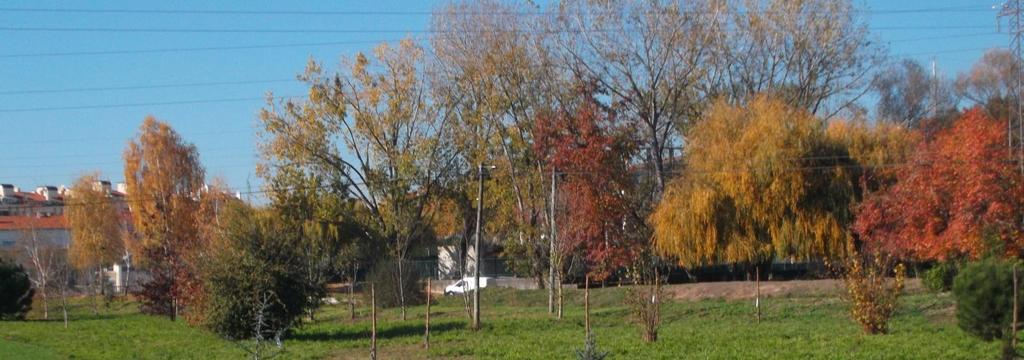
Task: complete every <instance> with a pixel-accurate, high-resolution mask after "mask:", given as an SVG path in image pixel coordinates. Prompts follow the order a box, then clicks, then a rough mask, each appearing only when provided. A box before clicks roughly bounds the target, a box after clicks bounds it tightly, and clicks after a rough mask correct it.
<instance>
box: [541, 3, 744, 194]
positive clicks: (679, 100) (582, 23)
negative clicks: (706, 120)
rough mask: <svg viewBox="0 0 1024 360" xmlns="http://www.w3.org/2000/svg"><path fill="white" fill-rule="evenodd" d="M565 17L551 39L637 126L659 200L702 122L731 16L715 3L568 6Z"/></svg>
mask: <svg viewBox="0 0 1024 360" xmlns="http://www.w3.org/2000/svg"><path fill="white" fill-rule="evenodd" d="M558 10H559V11H558V12H557V17H556V19H554V20H553V22H552V24H553V28H551V29H549V32H550V33H552V34H555V35H554V38H555V40H554V43H555V46H556V47H557V49H558V51H559V53H560V54H561V56H560V61H561V66H563V67H564V68H565V69H567V70H568V71H569V72H571V73H572V74H573V75H574V76H575V77H576V78H577V79H579V80H580V81H583V82H596V83H597V84H598V85H599V87H600V88H601V90H602V91H606V92H607V93H608V95H609V96H610V104H611V105H612V107H613V108H614V109H617V110H618V111H620V112H621V113H622V114H623V115H625V116H626V117H627V118H629V119H630V120H632V121H635V122H636V124H637V126H638V133H639V135H640V138H641V139H642V144H643V145H642V146H643V147H644V150H645V154H644V155H645V156H646V157H647V159H646V160H647V161H646V162H647V163H648V164H649V165H650V167H651V170H653V174H654V178H655V182H656V187H655V190H656V196H655V197H658V195H657V194H660V193H661V192H663V191H664V189H665V183H666V182H667V179H668V177H669V175H668V173H669V171H668V169H667V168H666V167H667V166H668V163H669V161H671V159H670V157H671V156H672V155H671V153H670V152H671V151H672V149H673V148H675V147H677V146H679V145H680V144H681V141H682V138H681V133H682V132H684V131H685V129H686V127H687V126H688V124H690V123H691V122H693V121H694V120H695V117H696V115H697V114H698V108H699V106H700V103H701V102H702V95H701V94H699V93H698V89H699V87H698V85H699V84H700V83H701V82H702V81H703V79H704V76H705V75H706V73H707V69H706V67H705V64H707V63H708V56H709V55H710V54H711V50H712V44H713V43H714V41H716V38H717V37H719V36H720V35H719V34H717V33H716V32H715V31H713V30H714V29H715V28H716V26H718V24H720V23H721V22H722V20H723V19H724V18H725V15H726V9H725V8H724V7H723V6H722V5H721V4H717V2H708V1H694V2H685V3H683V2H680V1H642V2H641V1H637V2H615V1H576V0H569V1H564V2H562V3H561V4H560V6H559V8H558Z"/></svg>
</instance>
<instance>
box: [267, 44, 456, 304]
mask: <svg viewBox="0 0 1024 360" xmlns="http://www.w3.org/2000/svg"><path fill="white" fill-rule="evenodd" d="M422 58H423V49H422V48H420V47H419V46H418V45H416V44H415V43H414V42H413V41H412V40H404V41H402V42H401V43H400V44H399V45H398V46H397V47H392V46H389V45H387V44H381V45H380V46H378V47H377V48H376V49H375V50H374V53H373V56H372V57H368V56H366V55H364V54H362V53H360V54H357V55H356V56H355V57H354V58H352V59H346V60H344V61H343V64H344V66H345V67H346V69H344V72H343V73H339V74H335V75H328V74H324V71H323V70H322V69H321V67H320V65H319V64H317V63H316V62H314V61H310V62H309V64H308V65H307V67H306V72H305V73H304V74H303V75H302V76H300V79H302V80H303V81H305V82H306V83H307V84H308V85H309V97H308V99H304V100H301V101H287V102H285V103H283V104H280V105H278V104H274V103H270V104H268V108H267V109H264V110H263V111H262V112H261V114H260V121H261V133H260V138H261V144H260V150H261V152H262V154H263V164H262V165H261V168H262V169H261V173H262V174H263V175H264V176H265V177H268V178H272V177H274V176H276V175H275V174H277V173H279V172H280V171H282V170H284V169H290V168H291V169H293V170H289V171H302V172H304V173H305V174H306V175H304V176H311V177H314V178H316V179H318V181H323V184H324V185H325V186H323V187H322V189H325V190H328V192H329V193H330V194H331V196H337V197H339V198H340V199H355V200H356V202H357V203H358V207H359V208H365V209H366V210H367V213H368V214H369V216H367V217H366V219H363V220H364V221H365V223H364V224H362V225H364V226H365V227H366V228H368V229H367V231H365V232H364V233H365V234H367V237H373V238H374V240H375V241H376V242H377V243H383V244H384V246H383V247H384V248H385V249H386V250H387V252H388V255H389V256H390V257H391V259H392V260H394V264H396V266H395V269H393V270H394V274H396V276H395V278H396V280H397V283H398V284H406V282H407V281H409V279H411V277H409V276H408V275H409V273H410V271H409V269H405V268H404V265H407V264H403V263H404V262H406V261H407V258H408V255H409V251H410V248H411V247H412V246H413V245H414V244H416V243H418V242H423V241H428V240H430V238H431V237H432V234H431V231H430V218H431V217H432V216H434V214H433V213H432V212H431V211H430V209H429V208H428V206H427V205H428V204H429V203H430V200H431V199H433V198H434V197H436V195H437V194H436V193H437V192H438V191H439V190H440V189H442V188H443V185H444V183H446V182H450V181H451V177H452V172H451V171H450V169H452V167H453V162H454V154H453V151H452V150H451V148H450V143H449V141H450V137H451V134H450V118H451V113H450V111H449V109H448V108H447V107H446V106H445V105H446V102H445V101H444V99H437V98H434V97H432V96H431V94H430V93H429V91H428V90H429V87H428V84H427V80H426V79H425V77H424V70H423V69H422ZM389 274H390V273H389ZM396 288H397V290H396V291H397V294H396V295H397V298H398V300H399V305H400V306H401V308H402V317H403V319H404V318H405V316H406V295H407V294H405V290H404V288H405V286H397V287H396Z"/></svg>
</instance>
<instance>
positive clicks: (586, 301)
mask: <svg viewBox="0 0 1024 360" xmlns="http://www.w3.org/2000/svg"><path fill="white" fill-rule="evenodd" d="M583 284H584V285H583V312H584V315H583V328H584V329H585V330H586V334H584V335H589V334H590V275H587V276H586V278H585V279H584V280H583Z"/></svg>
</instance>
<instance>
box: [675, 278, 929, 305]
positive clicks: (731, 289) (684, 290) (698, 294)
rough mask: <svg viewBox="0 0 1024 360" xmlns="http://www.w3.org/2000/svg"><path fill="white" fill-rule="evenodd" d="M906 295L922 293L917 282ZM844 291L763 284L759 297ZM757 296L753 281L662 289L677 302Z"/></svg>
mask: <svg viewBox="0 0 1024 360" xmlns="http://www.w3.org/2000/svg"><path fill="white" fill-rule="evenodd" d="M906 290H907V291H911V292H917V291H921V281H920V280H919V279H907V288H906ZM841 291H843V284H842V282H841V281H839V280H790V281H762V282H761V296H762V297H790V296H836V295H839V294H840V293H841ZM755 292H756V289H755V286H754V282H753V281H723V282H706V283H696V284H679V285H669V286H666V287H665V293H666V294H667V295H668V296H669V297H670V298H673V299H678V300H700V299H729V300H736V299H752V298H754V294H755Z"/></svg>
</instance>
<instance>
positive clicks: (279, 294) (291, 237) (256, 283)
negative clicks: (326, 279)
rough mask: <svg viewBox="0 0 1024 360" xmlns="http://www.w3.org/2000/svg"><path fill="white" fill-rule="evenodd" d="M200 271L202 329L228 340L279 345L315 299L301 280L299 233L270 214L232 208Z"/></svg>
mask: <svg viewBox="0 0 1024 360" xmlns="http://www.w3.org/2000/svg"><path fill="white" fill-rule="evenodd" d="M222 216H223V217H222V218H221V223H222V229H221V231H220V233H219V236H218V238H217V239H216V243H215V244H214V245H213V246H211V251H210V252H211V255H210V256H209V258H208V260H207V261H206V262H205V265H203V266H202V267H201V271H200V275H201V279H202V280H203V290H204V292H205V296H203V297H202V299H203V304H202V306H201V307H200V308H201V309H202V310H203V311H204V314H203V315H204V316H202V319H203V323H204V325H205V326H206V327H207V328H209V329H211V330H212V331H214V332H216V333H217V334H220V335H221V336H224V337H226V338H228V339H232V340H243V339H253V340H255V341H256V344H255V345H254V347H255V348H260V347H261V346H262V341H264V340H269V339H273V340H275V341H274V342H279V341H280V339H281V337H282V336H283V335H285V334H286V333H287V331H289V330H290V329H291V328H293V327H295V326H298V325H299V324H300V322H301V316H302V315H303V314H304V313H305V312H306V310H307V309H308V308H309V307H311V306H316V305H317V302H318V301H319V298H315V297H314V296H313V295H311V294H315V293H317V292H316V291H315V289H310V288H309V287H308V286H307V282H306V281H305V268H304V263H305V260H304V258H303V252H302V251H301V249H300V248H299V247H297V246H294V244H296V243H298V241H300V240H301V239H299V236H301V235H300V232H298V231H294V229H289V228H288V227H287V226H285V225H283V223H282V222H281V221H279V220H278V219H277V218H275V217H274V215H273V214H269V213H261V212H259V211H257V210H252V209H249V208H246V207H244V206H242V205H234V206H231V207H229V208H228V209H226V210H225V213H224V215H222Z"/></svg>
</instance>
